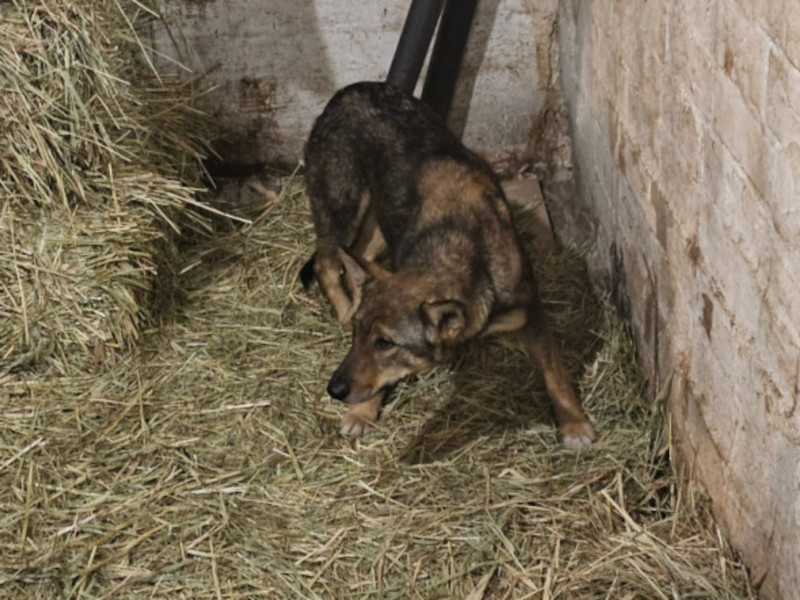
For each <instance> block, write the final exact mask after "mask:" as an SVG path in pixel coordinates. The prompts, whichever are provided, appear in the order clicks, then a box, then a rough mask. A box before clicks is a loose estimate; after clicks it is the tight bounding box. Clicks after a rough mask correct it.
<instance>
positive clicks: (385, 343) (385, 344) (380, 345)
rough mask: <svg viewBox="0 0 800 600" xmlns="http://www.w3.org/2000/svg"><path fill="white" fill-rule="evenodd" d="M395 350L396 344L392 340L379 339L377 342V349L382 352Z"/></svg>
mask: <svg viewBox="0 0 800 600" xmlns="http://www.w3.org/2000/svg"><path fill="white" fill-rule="evenodd" d="M392 348H394V342H393V341H392V340H387V339H386V338H378V339H377V340H375V349H376V350H380V351H381V352H386V351H387V350H391V349H392Z"/></svg>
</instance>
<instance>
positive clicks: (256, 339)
mask: <svg viewBox="0 0 800 600" xmlns="http://www.w3.org/2000/svg"><path fill="white" fill-rule="evenodd" d="M249 206H251V207H252V204H249ZM312 238H313V236H312V232H311V227H310V225H309V218H308V209H307V203H306V201H305V199H304V198H303V196H302V189H301V188H300V187H298V185H297V183H296V182H294V181H292V182H289V184H288V185H287V186H286V188H285V190H284V192H283V193H282V194H281V195H280V196H279V197H269V198H268V199H267V200H266V201H264V200H261V201H260V204H259V206H258V217H257V218H256V219H255V222H254V225H253V226H252V227H250V228H246V229H244V230H242V231H240V232H234V233H232V234H230V235H228V236H226V237H223V238H221V239H217V240H215V241H212V242H210V243H208V244H206V245H202V246H200V247H197V248H195V249H194V250H193V252H192V253H191V255H190V256H187V257H186V263H185V269H184V275H183V285H184V288H185V289H184V293H185V304H184V305H183V307H182V309H181V311H180V314H179V315H178V316H177V318H176V320H175V321H174V322H172V323H170V324H168V325H167V326H166V327H164V328H163V329H161V330H158V331H151V332H149V333H148V335H147V336H146V337H145V339H144V341H143V349H142V352H141V356H138V357H135V358H125V359H124V363H123V362H120V363H119V364H118V365H117V366H116V367H114V368H113V369H112V370H111V371H110V372H108V373H107V374H105V375H103V376H100V377H94V378H89V377H83V378H80V377H78V378H76V377H73V378H38V377H35V376H29V375H23V374H19V373H18V374H13V375H7V376H6V377H5V378H4V379H0V385H2V386H3V387H2V389H4V390H7V392H6V393H7V394H8V397H7V398H6V399H5V400H4V404H3V407H4V409H3V411H2V413H0V557H2V558H1V559H0V589H2V590H3V593H4V595H7V596H8V597H13V598H37V597H38V598H50V597H65V598H73V597H75V598H77V597H80V598H115V597H124V598H138V597H142V598H144V597H148V598H150V597H157V598H191V599H201V598H242V597H248V598H251V597H252V598H255V597H262V598H287V599H289V598H291V599H296V598H335V599H338V598H386V599H389V598H397V599H407V598H419V599H424V600H431V599H435V598H442V599H444V598H448V599H449V598H468V599H470V600H476V599H480V598H484V599H489V598H491V599H497V600H501V599H503V600H505V599H509V598H516V599H520V598H548V599H552V598H581V599H584V598H598V599H600V598H615V599H617V598H648V599H649V598H703V597H704V598H731V599H733V598H737V599H738V598H752V597H753V596H754V595H753V592H752V590H751V588H750V587H749V584H748V581H747V578H746V574H745V571H744V568H743V567H742V565H741V564H740V563H739V562H738V560H737V559H736V557H735V556H734V555H733V554H732V552H731V550H730V549H729V548H728V547H727V546H726V544H725V543H724V542H723V541H722V539H721V537H720V535H719V532H718V531H717V529H716V527H715V525H714V523H713V521H712V520H711V518H710V516H709V512H708V510H707V507H706V505H705V503H703V502H701V501H696V500H695V499H694V498H693V497H692V496H691V495H688V496H687V495H685V494H683V493H682V491H681V490H682V489H684V488H682V487H681V486H679V485H678V481H677V479H676V477H675V475H674V474H673V472H672V470H671V468H670V465H669V462H668V458H669V450H670V443H669V437H668V435H666V434H667V433H668V432H667V430H665V427H666V425H665V417H664V414H663V406H659V407H657V408H658V410H655V411H654V410H651V407H649V406H648V405H647V404H646V403H645V400H644V397H643V389H644V382H643V381H642V377H641V374H640V372H639V370H638V368H637V367H636V362H635V358H634V351H633V347H632V345H631V342H630V340H629V338H628V336H627V335H626V334H625V332H624V330H623V328H622V327H621V326H620V325H619V323H618V322H617V321H616V319H615V318H614V316H613V314H612V312H611V311H610V310H609V309H607V308H605V307H604V306H603V305H600V304H597V303H596V302H595V301H593V300H592V298H591V296H590V294H589V293H588V291H587V283H586V278H585V275H584V272H583V258H582V255H581V253H580V252H579V251H577V250H576V249H573V248H567V249H564V250H562V251H559V252H558V253H557V254H556V255H554V256H553V257H548V258H546V259H544V260H540V261H539V263H538V264H539V265H540V270H541V280H542V288H543V290H544V296H545V300H546V304H547V307H548V309H549V311H550V312H551V313H552V314H553V315H554V319H555V322H556V324H557V328H558V330H559V335H561V339H562V340H563V343H564V350H565V353H566V355H567V357H568V360H569V363H570V365H571V366H572V367H573V369H574V370H575V371H576V372H577V373H578V374H579V375H580V378H579V379H580V387H581V390H582V394H583V396H584V398H585V403H586V405H587V409H588V411H589V413H590V414H591V415H592V416H593V417H594V418H595V419H596V421H597V425H598V427H597V429H598V434H599V435H598V440H597V443H596V445H595V446H593V447H592V448H591V449H589V450H587V451H584V452H580V453H576V452H573V451H568V450H564V449H563V448H561V447H560V446H559V444H558V443H557V439H556V434H555V431H554V430H553V428H552V426H551V423H550V418H549V413H548V408H547V401H546V399H545V397H544V392H543V389H542V388H543V386H542V383H541V381H540V380H539V377H538V375H537V374H535V373H531V372H530V369H529V368H528V367H527V364H528V363H527V362H526V361H525V360H524V358H523V357H521V356H520V354H519V353H518V352H517V351H515V350H513V349H510V348H505V347H504V346H503V344H501V343H495V344H491V345H488V346H487V345H484V344H482V343H481V344H479V345H476V346H474V347H472V348H470V349H468V350H467V351H466V352H465V353H464V355H463V356H462V357H461V359H460V360H459V362H458V364H457V365H456V367H455V369H454V370H453V371H452V372H451V371H449V370H447V369H437V370H435V371H433V372H431V373H428V374H426V375H424V376H422V377H420V378H419V380H418V381H415V382H410V383H408V384H406V385H403V386H401V387H400V389H399V390H398V392H397V393H396V397H395V401H394V402H393V404H391V405H390V406H389V407H388V408H387V411H386V413H387V414H386V415H385V418H384V419H383V421H382V423H381V425H380V427H379V428H378V429H377V431H375V432H373V433H371V434H370V435H369V436H368V437H366V438H364V439H362V440H358V441H355V442H351V441H348V440H345V439H343V438H341V437H340V436H339V434H338V429H339V417H340V415H341V413H342V411H343V407H342V406H340V405H339V404H338V403H335V402H333V401H331V400H329V399H328V398H326V397H325V394H324V386H325V382H326V378H327V377H328V375H329V374H330V373H331V372H332V370H333V368H334V367H335V366H336V364H337V361H338V360H339V359H340V358H341V357H342V356H343V354H344V352H345V348H346V344H347V336H346V335H345V334H344V333H343V332H342V331H341V330H340V328H339V327H338V325H337V324H336V323H335V322H334V320H333V319H332V318H331V317H330V315H329V309H328V308H327V307H326V306H325V305H324V303H323V302H322V301H321V299H320V297H319V294H318V293H316V292H315V293H313V294H311V295H307V294H305V293H303V292H302V291H301V290H300V289H299V285H298V282H297V280H296V275H297V273H298V271H299V269H300V266H301V265H302V263H303V261H304V260H305V258H307V256H308V253H309V250H310V248H311V247H312Z"/></svg>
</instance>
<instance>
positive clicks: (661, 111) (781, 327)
mask: <svg viewBox="0 0 800 600" xmlns="http://www.w3.org/2000/svg"><path fill="white" fill-rule="evenodd" d="M559 30H560V40H561V46H560V52H561V75H562V83H563V86H564V92H565V96H566V99H567V103H568V106H569V110H570V124H571V129H572V135H573V147H574V160H575V164H576V172H577V183H578V192H579V193H578V194H577V197H578V200H577V204H576V206H575V207H574V211H573V212H575V213H580V214H579V215H575V214H573V216H579V217H580V218H581V219H582V220H583V221H585V222H587V223H589V224H590V228H589V235H591V237H592V239H593V241H594V242H595V248H596V252H595V253H594V255H593V256H592V259H591V263H592V265H591V268H592V270H593V272H594V273H597V274H599V277H598V278H597V280H598V281H599V282H600V285H601V287H605V288H606V289H608V290H609V291H610V292H611V293H612V295H613V297H614V298H615V299H616V301H617V304H618V306H619V308H620V309H621V310H623V312H626V313H628V314H629V316H630V318H631V321H632V323H633V325H634V328H635V330H636V332H637V335H638V342H639V348H640V352H641V355H642V359H643V361H644V363H645V366H646V368H647V370H648V372H649V373H650V375H651V381H652V382H653V387H654V390H657V389H658V388H660V387H662V386H664V385H665V384H666V382H667V381H668V377H669V376H670V374H671V375H672V387H671V394H670V403H671V408H672V411H673V418H674V430H675V436H676V440H677V444H678V450H679V452H680V455H681V459H682V463H683V465H684V466H685V467H686V468H687V469H688V472H689V473H690V474H691V475H692V476H693V478H694V479H695V480H697V481H699V482H701V483H702V484H704V485H705V487H706V488H707V490H708V492H709V494H710V495H711V497H712V499H713V502H714V510H715V513H716V515H717V516H718V518H719V520H720V523H721V525H722V527H723V530H724V532H725V533H726V534H727V535H728V537H729V538H730V540H731V541H732V543H733V544H734V545H735V546H736V547H737V548H738V549H739V550H740V551H741V552H742V554H743V556H744V558H745V560H746V562H747V563H748V565H749V566H750V567H751V569H752V574H753V579H754V581H755V582H756V584H757V585H758V586H759V587H760V591H761V593H762V595H763V597H765V598H775V599H778V598H795V597H798V591H797V590H799V589H800V409H799V408H798V396H800V2H797V1H796V0H770V1H769V2H758V1H754V0H719V1H715V2H710V1H705V0H673V1H669V0H637V1H636V2H629V1H624V0H616V1H614V0H593V1H591V2H586V1H583V0H562V1H561V5H560V13H559ZM569 210H573V209H569Z"/></svg>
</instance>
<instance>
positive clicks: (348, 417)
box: [341, 391, 385, 437]
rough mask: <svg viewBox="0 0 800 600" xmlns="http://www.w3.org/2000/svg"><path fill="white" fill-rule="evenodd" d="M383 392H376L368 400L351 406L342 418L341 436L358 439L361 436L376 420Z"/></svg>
mask: <svg viewBox="0 0 800 600" xmlns="http://www.w3.org/2000/svg"><path fill="white" fill-rule="evenodd" d="M384 395H385V392H382V391H381V392H378V393H377V394H375V395H374V396H372V398H370V399H369V400H365V401H364V402H359V403H358V404H352V405H351V406H350V408H349V409H347V412H346V413H345V414H344V416H343V417H342V428H341V432H342V435H344V436H346V437H358V436H360V435H363V434H364V433H365V432H366V431H367V430H368V429H369V428H370V427H372V426H373V425H374V424H375V422H376V421H377V420H378V413H379V412H380V410H381V404H383V397H384Z"/></svg>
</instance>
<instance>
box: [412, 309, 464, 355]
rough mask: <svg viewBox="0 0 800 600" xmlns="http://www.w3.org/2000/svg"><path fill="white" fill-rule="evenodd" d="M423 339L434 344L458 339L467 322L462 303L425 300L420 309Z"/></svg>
mask: <svg viewBox="0 0 800 600" xmlns="http://www.w3.org/2000/svg"><path fill="white" fill-rule="evenodd" d="M420 310H421V311H422V322H423V324H424V326H425V340H426V341H427V342H428V343H429V344H431V345H434V346H438V345H439V344H447V343H453V342H456V341H458V339H459V338H460V337H461V334H462V333H463V332H464V328H465V327H466V324H467V314H466V310H465V307H464V305H463V304H462V303H461V302H458V301H457V300H439V301H437V302H425V303H424V304H423V305H422V307H421V309H420Z"/></svg>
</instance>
